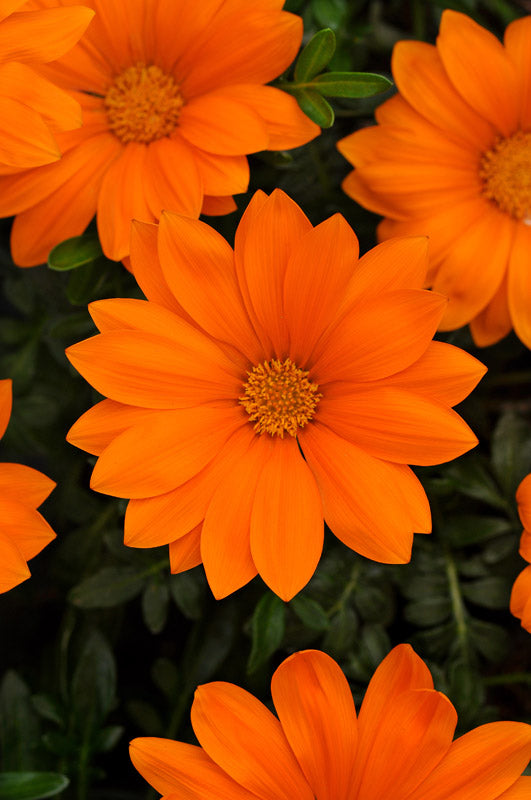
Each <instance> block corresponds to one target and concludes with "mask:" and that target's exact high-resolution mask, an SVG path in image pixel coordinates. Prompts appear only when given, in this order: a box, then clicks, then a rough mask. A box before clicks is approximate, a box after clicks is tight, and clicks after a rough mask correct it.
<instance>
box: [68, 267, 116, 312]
mask: <svg viewBox="0 0 531 800" xmlns="http://www.w3.org/2000/svg"><path fill="white" fill-rule="evenodd" d="M108 263H109V262H108V261H107V259H104V258H102V259H97V260H96V261H90V262H87V263H86V264H83V265H82V267H81V268H80V269H76V270H75V272H72V274H71V275H70V278H69V281H68V285H67V287H66V296H67V298H68V301H69V302H70V303H72V305H74V306H86V305H87V303H90V301H91V300H94V298H96V297H97V296H98V292H99V291H100V290H101V288H102V286H103V284H104V283H105V280H106V277H107V270H106V268H105V265H106V264H108ZM80 266H81V265H80Z"/></svg>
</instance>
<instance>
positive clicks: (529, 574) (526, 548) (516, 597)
mask: <svg viewBox="0 0 531 800" xmlns="http://www.w3.org/2000/svg"><path fill="white" fill-rule="evenodd" d="M516 502H517V503H518V513H519V514H520V520H521V522H522V525H523V526H524V530H523V531H522V537H521V539H520V555H521V556H522V558H525V560H526V561H529V566H528V567H526V568H525V569H524V570H523V571H522V572H521V573H520V575H519V576H518V577H517V579H516V580H515V582H514V586H513V590H512V592H511V604H510V608H511V613H512V614H514V616H515V617H518V619H520V620H521V621H522V627H523V628H525V629H526V631H529V633H531V474H529V475H526V476H525V478H524V479H523V481H522V482H521V484H520V486H519V487H518V489H517V491H516Z"/></svg>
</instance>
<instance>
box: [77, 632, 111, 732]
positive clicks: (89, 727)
mask: <svg viewBox="0 0 531 800" xmlns="http://www.w3.org/2000/svg"><path fill="white" fill-rule="evenodd" d="M115 693H116V665H115V663H114V656H113V653H112V650H111V648H110V647H109V644H108V643H107V641H106V639H104V637H103V636H102V635H101V633H100V632H99V631H98V630H94V631H92V632H91V633H90V634H89V636H88V637H87V639H86V641H85V645H84V647H83V649H82V650H81V653H80V655H79V660H78V662H77V664H76V668H75V670H74V675H73V677H72V687H71V698H70V702H71V706H72V712H73V715H74V719H75V720H76V723H77V726H78V727H79V728H80V729H81V730H84V731H95V730H97V729H98V728H99V727H100V726H101V723H102V722H103V720H104V719H105V717H106V716H107V714H108V713H109V711H111V709H112V708H113V706H114V704H115V701H116V694H115Z"/></svg>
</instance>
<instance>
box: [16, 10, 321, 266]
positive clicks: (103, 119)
mask: <svg viewBox="0 0 531 800" xmlns="http://www.w3.org/2000/svg"><path fill="white" fill-rule="evenodd" d="M58 1H59V2H61V3H62V4H63V5H69V2H70V0H58ZM50 2H51V0H32V6H33V7H35V8H40V7H43V6H47V5H49V3H50ZM87 5H89V6H90V7H91V8H93V9H94V10H95V11H96V17H95V19H94V21H93V22H92V24H91V26H90V28H89V30H88V31H87V34H86V35H85V36H84V37H83V39H82V40H81V41H80V42H79V44H78V45H77V46H76V47H75V48H74V49H73V50H72V51H71V52H70V53H69V54H68V55H66V56H65V57H64V58H62V59H60V60H59V61H57V62H56V63H54V64H52V65H50V66H48V67H46V68H43V69H42V74H43V75H46V76H48V77H50V78H51V79H52V80H54V81H55V82H56V83H57V84H58V85H59V86H62V87H63V88H64V89H65V90H67V91H68V92H69V94H70V95H71V96H72V98H75V99H76V100H77V101H79V103H80V104H81V107H82V109H83V126H82V128H81V129H80V130H78V131H74V132H72V133H65V134H62V135H60V136H59V137H58V141H59V145H60V148H61V152H62V153H63V158H62V159H61V161H60V162H59V163H57V164H53V165H51V166H47V167H40V168H38V169H34V170H31V171H26V172H23V173H19V174H9V175H5V176H4V177H2V178H0V216H11V215H13V214H16V215H17V217H16V220H15V222H14V225H13V230H12V236H11V248H12V254H13V259H14V261H15V263H16V264H18V265H19V266H23V267H24V266H32V265H34V264H39V263H41V262H43V261H45V260H46V257H47V255H48V252H49V250H50V249H51V248H52V247H53V246H54V245H56V244H57V243H59V242H60V241H62V240H63V239H66V238H68V237H71V236H76V235H78V234H81V233H82V232H83V231H84V229H85V228H86V226H87V225H88V223H89V222H90V220H91V219H92V217H93V216H94V214H96V213H97V223H98V231H99V236H100V240H101V244H102V248H103V251H104V253H105V255H107V256H108V257H109V258H113V259H116V260H120V259H122V258H124V257H125V256H126V255H127V254H128V253H129V241H130V234H131V221H132V219H137V220H143V221H145V222H154V221H155V220H158V219H159V217H160V213H161V211H162V209H166V210H169V211H175V212H177V213H180V214H185V215H187V216H190V217H198V216H199V214H200V213H204V214H226V213H228V212H229V211H233V210H234V209H235V208H236V205H235V203H234V201H233V199H232V197H231V195H233V194H238V193H240V192H245V191H246V190H247V186H248V182H249V165H248V163H247V158H246V154H248V153H256V152H257V151H260V150H286V149H291V148H293V147H298V146H299V145H302V144H305V143H306V142H308V141H309V140H310V139H313V138H314V137H315V136H317V134H318V133H319V128H318V126H317V125H315V123H313V122H312V121H311V120H310V119H308V117H306V116H305V114H303V112H302V111H301V110H300V108H299V106H298V105H297V102H296V101H295V99H294V98H293V97H291V96H290V95H288V94H287V93H285V92H283V91H280V89H276V88H273V87H272V86H265V85H264V84H266V83H268V82H269V81H272V80H273V79H274V78H276V77H277V76H278V75H280V73H282V72H283V71H284V70H285V69H286V68H287V67H288V66H289V65H290V63H291V62H292V61H293V59H294V58H295V56H296V54H297V51H298V49H299V46H300V43H301V39H302V20H301V19H300V17H297V16H295V15H293V14H290V13H288V12H286V11H282V5H283V3H282V2H281V0H252V2H251V1H250V0H198V2H193V0H135V2H132V0H87Z"/></svg>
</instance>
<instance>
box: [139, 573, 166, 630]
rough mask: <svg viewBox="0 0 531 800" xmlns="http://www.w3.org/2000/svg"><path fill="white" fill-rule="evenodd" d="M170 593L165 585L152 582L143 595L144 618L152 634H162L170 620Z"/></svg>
mask: <svg viewBox="0 0 531 800" xmlns="http://www.w3.org/2000/svg"><path fill="white" fill-rule="evenodd" d="M169 600H170V593H169V590H168V587H167V586H166V584H165V583H160V582H159V581H151V582H150V583H148V585H147V586H146V587H145V589H144V592H143V593H142V616H143V618H144V622H145V623H146V626H147V628H148V629H149V630H150V631H151V633H160V632H161V630H162V629H163V628H164V626H165V624H166V620H167V618H168V603H169Z"/></svg>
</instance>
